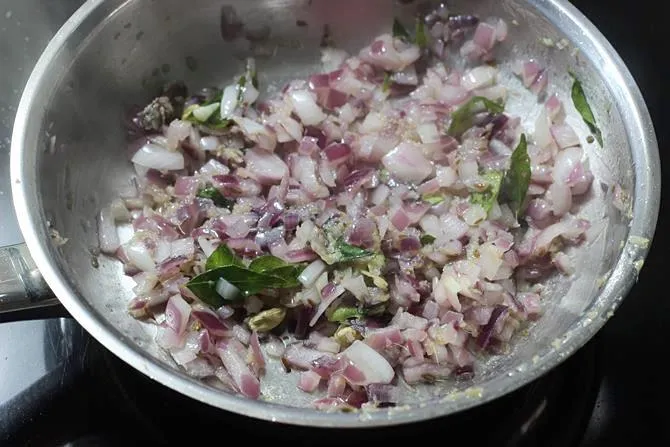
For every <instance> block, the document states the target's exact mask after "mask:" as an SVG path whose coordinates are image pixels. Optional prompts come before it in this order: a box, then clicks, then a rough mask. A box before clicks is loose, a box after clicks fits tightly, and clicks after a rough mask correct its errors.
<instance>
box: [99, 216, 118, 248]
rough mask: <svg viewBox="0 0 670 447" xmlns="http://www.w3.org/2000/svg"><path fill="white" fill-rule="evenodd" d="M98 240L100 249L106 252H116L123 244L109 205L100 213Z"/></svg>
mask: <svg viewBox="0 0 670 447" xmlns="http://www.w3.org/2000/svg"><path fill="white" fill-rule="evenodd" d="M98 241H99V242H100V251H101V252H103V253H105V254H114V253H115V252H116V250H118V248H119V247H120V246H121V242H120V241H119V235H118V233H117V232H116V225H115V224H114V217H113V216H112V211H111V209H110V208H109V207H105V208H103V209H102V210H100V213H99V214H98Z"/></svg>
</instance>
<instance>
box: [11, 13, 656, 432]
mask: <svg viewBox="0 0 670 447" xmlns="http://www.w3.org/2000/svg"><path fill="white" fill-rule="evenodd" d="M107 3H109V2H106V1H105V0H88V1H87V2H86V3H84V4H83V5H82V6H81V7H80V8H79V9H78V10H77V11H76V12H75V13H74V14H73V15H72V16H71V17H70V19H69V20H68V21H67V22H66V23H65V24H64V25H63V26H62V27H61V28H60V30H59V31H58V32H57V33H56V35H55V36H54V37H53V38H52V40H51V41H50V42H49V44H48V46H47V47H46V49H45V50H44V52H43V53H42V55H41V57H40V58H39V60H38V62H37V64H36V65H35V67H34V69H33V71H32V73H31V75H30V78H29V80H28V82H27V84H26V87H25V89H24V92H23V95H22V97H21V101H20V104H19V107H18V109H17V114H16V119H15V123H14V129H13V133H12V143H11V152H10V154H11V155H10V178H11V183H12V194H13V202H14V207H15V210H16V215H17V219H18V222H19V227H20V230H21V232H22V234H23V237H24V239H25V242H26V244H27V245H28V248H29V250H30V253H31V255H32V256H33V258H34V260H35V262H36V264H37V266H38V268H39V270H40V272H41V273H42V275H43V276H44V278H45V280H46V282H47V284H48V285H49V286H50V288H51V289H52V291H53V292H54V294H55V295H56V296H57V297H58V298H59V300H60V301H61V302H62V304H63V305H64V306H65V308H66V309H67V310H68V311H69V312H70V314H71V315H72V316H73V317H74V318H75V319H76V320H77V322H79V323H80V324H81V325H82V326H83V327H84V328H85V329H86V331H88V332H89V333H90V334H91V335H92V336H93V337H94V338H95V339H97V340H98V341H99V342H100V343H101V344H103V345H104V346H105V347H106V348H107V349H109V350H110V351H111V352H112V353H114V354H115V355H116V356H118V357H120V358H121V359H122V360H123V361H125V362H126V363H128V364H129V365H131V366H133V367H134V368H135V369H137V370H138V371H140V372H141V373H143V374H145V375H147V376H148V377H150V378H152V379H153V380H155V381H157V382H159V383H162V384H163V385H165V386H167V387H169V388H171V389H173V390H175V391H177V392H180V393H182V394H184V395H187V396H189V397H192V398H194V399H196V400H198V401H201V402H203V403H205V404H209V405H211V406H214V407H218V408H221V409H223V410H226V411H231V412H234V413H238V414H242V415H247V416H250V417H254V418H258V419H263V420H268V421H272V422H281V423H287V424H292V425H303V426H318V427H340V428H344V427H363V426H365V427H380V426H388V425H397V424H404V423H410V422H415V421H419V420H425V419H432V418H436V417H439V416H445V415H447V414H451V413H455V412H459V411H462V410H466V409H469V408H472V407H474V406H477V405H480V404H484V403H486V402H489V401H491V400H493V399H496V398H498V397H501V396H503V395H505V394H507V393H509V392H512V391H514V390H516V389H518V388H520V387H522V386H523V385H525V384H527V383H530V382H531V381H533V380H535V379H537V378H538V377H539V376H541V375H542V374H544V373H545V372H547V371H548V370H550V369H553V368H555V367H556V366H558V365H559V364H560V363H561V362H562V361H564V360H565V359H566V358H568V357H569V356H570V355H571V354H572V353H573V352H574V351H576V350H577V349H579V348H580V347H581V346H582V345H584V344H585V343H586V342H587V341H588V340H590V339H591V338H592V337H593V336H594V335H595V333H596V332H598V331H599V330H600V328H601V327H602V326H603V325H604V323H605V321H606V319H605V318H594V319H592V321H591V322H590V323H589V324H588V325H584V324H579V323H580V322H579V321H578V322H577V323H576V324H575V325H574V326H573V327H572V328H571V329H570V330H569V331H568V332H567V333H566V334H565V336H564V337H563V338H562V339H561V341H560V343H561V344H560V348H559V349H553V348H552V347H548V349H546V350H543V351H542V352H539V353H538V356H537V357H536V359H534V361H533V362H532V365H530V366H529V368H528V370H526V371H525V372H524V373H523V374H515V375H513V376H507V375H505V376H499V377H497V378H494V379H492V380H490V381H489V382H487V383H485V384H482V386H481V387H478V389H477V390H475V391H476V392H472V393H462V394H459V396H457V397H455V398H454V399H449V400H444V401H440V403H434V404H430V405H424V406H420V405H419V406H416V407H412V408H411V409H408V410H400V409H395V410H394V409H385V410H379V411H374V412H369V413H368V412H362V413H351V414H344V413H324V412H319V411H316V410H313V409H306V408H294V407H288V406H284V405H279V404H274V403H270V402H263V401H251V400H248V399H245V398H242V397H238V396H233V395H229V394H227V393H224V392H220V391H216V390H215V389H214V388H212V387H210V386H207V385H206V384H204V383H200V382H198V381H197V380H196V379H192V378H189V377H187V376H186V375H185V374H183V373H181V372H179V371H177V370H175V369H174V368H172V367H170V366H169V365H167V364H164V363H162V362H160V361H158V360H156V359H154V358H153V357H151V356H150V355H148V354H146V353H145V352H143V351H142V350H140V349H139V348H138V347H136V346H134V345H132V344H129V343H126V342H125V341H124V338H125V337H124V336H123V334H121V332H120V331H119V330H118V329H116V328H114V327H112V326H111V325H110V324H109V323H107V322H106V321H105V320H104V319H103V318H102V317H101V316H99V315H98V314H96V313H95V312H92V308H91V307H90V305H89V304H88V303H87V302H86V301H85V300H83V299H80V298H79V297H78V295H77V292H76V291H75V289H74V288H73V287H72V286H71V285H70V282H69V280H68V278H67V277H66V276H65V275H64V274H63V273H62V272H61V271H60V269H59V268H58V267H57V265H56V264H55V263H53V262H52V255H51V253H50V250H49V247H48V244H47V243H45V242H43V240H41V239H40V238H39V237H38V235H39V234H41V232H42V231H43V228H44V220H43V216H42V215H41V213H42V210H41V209H40V207H38V206H36V204H37V203H39V195H38V191H37V187H36V184H34V183H31V182H25V181H23V179H25V178H30V175H31V172H32V171H33V170H34V168H35V167H34V166H30V165H29V163H26V161H25V156H26V153H27V151H37V147H36V145H33V147H31V145H30V144H29V139H30V135H28V121H29V118H30V117H31V115H32V113H31V111H32V110H33V109H34V108H35V107H38V106H39V105H38V104H37V102H38V97H39V94H38V92H39V91H40V89H43V88H44V87H43V86H42V82H41V81H42V79H43V77H44V76H45V73H47V72H48V71H49V70H50V67H51V64H52V63H53V61H54V59H55V57H56V55H57V54H58V52H59V50H61V49H62V48H63V47H64V46H65V44H66V43H67V42H68V40H69V39H70V38H71V37H72V35H73V34H74V33H75V32H76V31H77V30H78V29H79V27H80V26H81V25H82V23H83V22H84V21H85V20H86V19H87V18H88V17H90V16H91V15H92V14H93V13H95V11H96V10H98V8H101V7H102V6H103V5H104V4H107ZM117 3H118V4H119V7H122V4H123V3H125V2H124V1H120V0H119V1H118V2H117ZM529 3H532V4H533V6H534V7H535V8H536V9H537V10H538V11H539V12H540V13H541V14H543V15H545V17H546V16H547V14H549V13H550V14H551V15H552V16H554V17H557V18H556V20H560V21H561V22H565V23H568V24H569V25H570V26H571V27H577V28H579V29H580V30H581V34H582V36H583V37H584V39H585V40H586V41H587V42H588V43H590V44H592V45H594V51H596V53H597V55H598V57H600V58H602V59H603V61H604V62H606V63H607V64H608V67H610V68H611V71H610V72H608V73H609V74H608V82H610V83H614V86H615V87H616V88H618V89H619V92H620V94H621V95H622V99H621V101H623V103H624V104H625V106H626V107H627V109H626V110H627V112H628V114H627V117H628V118H629V121H628V122H627V123H626V127H627V128H626V133H627V137H628V139H629V141H635V143H634V144H631V147H632V148H633V149H634V150H633V159H634V161H635V163H634V165H635V166H634V173H635V195H634V204H633V218H632V220H631V222H630V230H629V238H628V241H627V242H626V245H625V247H624V249H623V250H622V256H621V258H619V260H618V261H617V263H616V265H615V267H614V269H613V271H612V274H611V276H610V277H609V279H608V280H607V282H606V284H605V286H604V287H603V289H602V290H601V292H600V294H599V295H598V297H597V298H596V300H595V301H594V303H593V304H592V305H591V306H590V307H589V309H587V310H586V311H585V312H590V311H593V310H594V309H595V310H597V312H598V314H602V315H605V314H607V313H609V312H612V311H614V310H615V309H616V308H617V307H618V306H619V304H620V302H621V301H622V299H623V297H624V296H625V295H626V294H627V293H628V292H629V290H630V288H631V287H632V286H633V284H634V283H635V281H636V280H637V274H638V271H637V270H636V268H635V266H634V262H633V261H635V260H643V259H644V257H645V256H646V254H647V252H648V246H640V245H639V244H636V241H633V240H631V237H630V236H637V237H642V238H646V239H649V240H651V239H652V238H653V233H654V230H655V227H656V220H657V216H658V210H659V202H660V181H661V180H660V178H661V176H660V162H659V155H658V145H657V141H656V137H655V133H654V129H653V124H652V122H651V118H650V115H649V112H648V109H647V106H646V104H645V102H644V100H643V97H642V94H641V92H640V90H639V88H638V86H637V84H636V82H635V80H634V79H633V77H632V75H631V74H630V72H629V70H628V68H627V67H626V66H625V64H624V62H623V61H622V60H621V58H620V57H619V55H618V54H617V53H616V51H615V50H614V48H613V47H612V46H611V45H610V43H609V42H608V41H607V40H606V38H605V37H604V36H603V35H602V34H601V33H600V31H598V30H597V29H596V27H595V26H594V25H593V24H592V23H591V22H590V21H589V20H588V19H587V18H586V17H585V16H584V15H583V14H582V13H581V12H579V11H578V10H577V9H576V8H575V7H574V6H572V5H571V4H570V3H568V2H567V1H566V0H539V1H535V2H532V1H529ZM535 360H536V361H535Z"/></svg>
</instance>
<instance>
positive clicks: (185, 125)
mask: <svg viewBox="0 0 670 447" xmlns="http://www.w3.org/2000/svg"><path fill="white" fill-rule="evenodd" d="M189 135H191V123H189V122H188V121H182V120H173V121H172V122H171V123H170V125H169V126H168V129H167V132H166V136H167V148H168V149H170V150H172V151H174V150H177V148H178V147H179V143H181V142H182V141H184V140H185V139H187V138H188V137H189Z"/></svg>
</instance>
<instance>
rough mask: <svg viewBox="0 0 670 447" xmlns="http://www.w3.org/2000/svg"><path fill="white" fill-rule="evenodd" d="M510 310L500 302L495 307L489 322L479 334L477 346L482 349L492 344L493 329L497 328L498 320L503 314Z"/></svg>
mask: <svg viewBox="0 0 670 447" xmlns="http://www.w3.org/2000/svg"><path fill="white" fill-rule="evenodd" d="M508 310H509V309H508V307H507V306H503V305H502V304H498V305H497V306H495V307H494V308H493V311H492V312H491V317H490V318H489V322H488V323H486V325H484V327H483V328H482V330H481V332H480V333H479V335H478V336H477V346H479V347H480V348H482V349H486V348H487V347H488V346H489V345H490V344H491V342H492V338H493V329H494V328H495V325H496V322H497V321H498V320H499V319H500V318H501V317H502V316H503V315H505V314H506V313H507V311H508Z"/></svg>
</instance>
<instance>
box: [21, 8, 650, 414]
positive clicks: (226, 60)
mask: <svg viewBox="0 0 670 447" xmlns="http://www.w3.org/2000/svg"><path fill="white" fill-rule="evenodd" d="M225 3H226V4H228V5H232V6H234V7H235V8H236V11H237V13H238V15H239V16H240V17H241V18H242V20H243V22H244V23H245V25H246V26H247V27H249V28H251V29H258V28H259V27H263V26H267V27H269V28H270V32H271V36H272V39H270V42H272V44H271V46H270V48H267V47H264V48H260V47H259V45H258V44H255V45H251V44H250V42H248V41H245V40H239V41H237V42H234V43H232V44H226V43H224V42H223V41H222V40H221V39H220V37H219V22H218V17H219V8H220V6H221V2H214V1H207V0H196V1H192V2H189V3H188V4H187V3H185V2H182V1H177V0H162V1H161V2H158V1H142V2H139V1H125V2H122V1H120V0H111V1H101V0H90V1H88V2H87V3H86V4H85V5H84V6H83V7H82V8H81V9H79V10H78V11H77V12H76V13H75V14H74V15H73V16H72V18H71V19H70V20H69V21H68V22H67V23H66V25H65V26H64V27H63V28H62V29H61V30H60V31H59V32H58V34H57V35H56V37H55V38H54V39H53V40H52V42H51V43H50V45H49V47H48V48H47V49H46V51H45V52H44V54H43V56H42V57H41V59H40V61H39V62H38V64H37V66H36V67H35V69H34V71H33V74H32V75H31V77H30V80H29V81H28V84H27V86H26V89H25V91H24V95H23V97H22V100H21V104H20V106H19V109H18V112H17V118H16V124H15V127H14V133H13V139H12V158H11V175H12V192H13V194H14V203H15V207H16V210H17V215H18V216H19V223H20V226H21V230H22V232H23V235H24V237H25V239H26V242H27V244H28V246H29V248H30V251H31V254H32V256H33V257H34V259H35V262H36V263H37V265H38V266H39V269H40V271H41V272H42V274H43V275H44V277H45V279H46V281H47V282H48V284H49V286H50V287H51V288H52V290H53V292H54V293H55V294H56V295H57V296H58V297H59V298H60V300H61V301H62V302H63V304H64V305H65V306H66V308H67V309H68V311H70V312H71V313H72V315H73V316H74V317H75V318H76V319H77V320H78V321H79V322H80V323H81V324H82V325H83V326H84V328H86V330H87V331H89V332H90V333H91V334H92V335H93V336H94V337H95V338H97V339H98V340H99V341H101V342H102V343H103V344H104V345H105V346H106V347H107V348H109V349H110V350H111V351H112V352H113V353H115V354H116V355H118V356H119V357H121V358H122V359H123V360H125V361H126V362H128V363H129V364H131V365H133V366H134V367H135V368H136V369H138V370H139V371H141V372H143V373H145V374H147V375H148V376H150V377H151V378H153V379H155V380H157V381H158V382H160V383H163V384H165V385H166V386H168V387H171V388H173V389H175V390H177V391H179V392H181V393H184V394H186V395H189V396H191V397H193V398H195V399H197V400H200V401H202V402H205V403H208V404H210V405H213V406H216V407H220V408H224V409H227V410H230V411H233V412H237V413H241V414H245V415H248V416H251V417H257V418H263V419H268V420H273V421H282V422H287V423H293V424H299V425H317V426H363V425H364V426H375V425H377V426H379V425H389V424H397V423H402V422H408V421H413V420H420V419H425V418H430V417H434V416H438V415H445V414H449V413H452V412H455V411H459V410H462V409H465V408H469V407H472V406H474V405H477V404H480V403H483V402H486V401H489V400H491V399H494V398H496V397H499V396H501V395H502V394H505V393H508V392H510V391H511V390H514V389H516V388H518V387H520V386H522V385H523V384H525V383H527V382H529V381H531V380H533V379H534V378H536V377H538V376H539V375H540V374H542V373H543V372H545V371H547V370H548V369H550V368H553V367H554V366H556V365H557V364H559V363H560V362H561V361H563V360H564V359H565V358H566V357H567V356H569V355H570V354H571V353H572V352H574V350H575V349H577V348H578V347H580V346H581V345H583V344H584V343H585V342H586V341H587V340H588V339H590V338H591V337H592V336H593V334H594V333H595V332H596V331H597V330H598V329H599V328H600V327H601V326H602V324H603V323H604V322H605V320H606V319H607V318H608V316H609V315H610V314H611V312H612V311H613V310H614V309H615V308H616V307H617V306H618V304H619V303H620V302H621V300H622V299H623V298H624V296H625V295H626V293H627V292H628V290H629V289H630V287H631V285H632V284H633V283H634V282H635V280H636V278H637V273H638V269H637V268H636V267H639V266H640V262H641V261H642V260H643V259H644V256H645V255H646V252H647V248H648V247H647V244H646V243H644V242H643V241H644V240H645V239H651V238H652V236H653V231H654V227H655V223H656V217H657V214H658V204H659V192H660V171H659V163H658V150H657V146H656V140H655V136H654V131H653V128H652V125H651V121H650V118H649V115H648V112H647V110H646V107H645V105H644V103H643V101H642V98H641V95H640V92H639V90H638V89H637V86H636V85H635V83H634V81H633V79H632V77H631V76H630V74H629V72H628V71H627V69H626V68H625V67H624V65H623V63H622V62H621V60H620V59H619V57H618V56H617V55H616V54H615V52H614V50H613V49H612V47H611V46H610V45H609V44H608V43H607V42H606V41H605V39H604V38H603V36H602V35H601V34H600V33H599V32H598V31H597V30H596V29H595V28H594V27H593V26H592V25H591V24H590V22H588V20H587V19H586V18H584V17H583V16H582V15H581V14H580V13H579V12H577V10H576V9H574V8H573V7H572V6H571V5H570V4H569V3H567V2H566V1H562V0H538V1H534V2H523V1H520V0H505V1H500V2H498V1H494V0H489V1H480V2H476V3H474V2H467V1H465V0H462V1H454V2H450V3H449V4H450V5H452V6H453V7H454V8H455V9H460V10H461V11H467V12H475V13H479V14H482V15H484V16H486V15H489V14H494V15H497V16H502V17H503V18H505V19H507V20H509V21H511V20H512V19H515V20H516V21H517V22H518V23H519V25H518V26H515V27H511V30H510V31H511V32H510V41H511V45H510V47H509V54H508V55H507V56H508V58H507V59H506V60H507V62H506V63H509V62H510V61H511V60H512V59H514V58H515V57H518V56H519V55H522V54H524V55H532V56H533V57H536V58H538V59H540V60H541V61H544V62H546V63H547V64H548V65H549V66H550V70H551V74H552V79H553V82H552V86H551V87H552V89H555V90H557V91H558V92H560V96H561V98H562V99H564V103H565V104H566V107H567V108H568V115H569V120H570V122H571V124H573V125H575V127H576V128H577V130H578V131H579V133H580V135H581V136H582V137H584V136H585V133H586V129H585V127H584V126H583V124H582V123H581V121H580V120H579V119H578V117H577V115H576V112H575V111H574V110H573V109H572V107H571V106H568V105H569V104H570V101H569V99H568V98H569V97H568V86H569V78H568V76H567V70H568V69H571V70H573V71H574V72H576V73H577V75H578V76H579V77H580V78H581V79H583V80H584V85H585V88H586V89H587V91H589V92H590V93H591V94H592V95H593V96H594V97H595V98H597V101H594V102H593V104H592V105H593V106H595V107H594V109H595V114H596V118H597V120H598V122H599V123H601V127H602V129H603V133H604V136H605V145H606V148H605V149H597V148H594V147H593V146H588V147H587V148H586V149H587V153H588V154H589V156H590V159H591V168H592V170H593V172H594V174H595V175H596V178H597V180H598V182H597V184H596V186H595V187H594V188H593V197H592V199H593V200H591V201H589V202H588V203H586V204H584V206H583V208H582V210H581V213H580V214H582V215H583V216H585V217H587V218H589V219H591V221H592V222H593V223H594V225H593V228H592V230H591V231H590V233H589V246H588V247H587V248H586V249H584V250H578V251H575V252H574V256H575V257H576V261H577V264H578V267H579V268H578V272H579V273H578V274H577V275H576V276H575V278H573V280H571V281H562V280H558V281H556V283H555V284H553V288H552V291H553V296H552V297H551V298H550V301H551V302H552V305H551V306H550V308H549V309H548V310H547V313H546V314H545V317H544V318H543V319H542V320H541V322H540V324H538V325H537V326H536V327H535V328H533V330H532V331H531V336H529V337H527V338H524V339H521V340H519V342H518V343H517V344H516V346H515V349H514V350H513V352H512V353H510V355H508V356H504V357H499V358H495V359H493V360H492V361H491V362H489V363H488V364H487V365H483V371H482V373H481V374H479V375H478V377H477V378H476V379H475V382H474V384H473V385H472V386H471V387H470V388H468V389H458V388H455V387H454V385H453V384H448V385H446V386H441V387H430V388H424V389H422V390H421V391H420V392H419V393H418V394H417V396H416V397H417V403H416V404H415V405H410V406H408V407H407V408H404V407H402V408H395V409H390V410H380V411H375V412H371V413H363V414H324V413H317V412H315V411H313V410H310V409H303V408H296V407H294V406H292V405H296V404H300V402H296V401H295V399H294V397H295V395H296V394H297V393H295V392H294V390H295V388H294V383H289V382H290V381H286V380H285V377H289V376H286V375H277V376H276V378H275V380H274V381H269V382H268V383H266V385H264V389H263V391H264V394H265V395H266V396H267V400H274V401H275V402H276V403H274V402H271V403H268V402H255V401H249V400H246V399H243V398H239V397H236V396H230V395H228V394H226V393H224V392H221V391H220V390H216V389H214V388H211V387H208V386H206V385H204V384H202V383H200V382H198V381H195V380H193V379H191V378H189V377H187V376H186V375H184V374H182V373H181V372H179V371H177V370H176V369H174V368H173V367H172V366H171V365H170V364H169V362H168V361H167V360H166V358H165V356H164V355H162V353H161V352H160V351H159V350H157V349H156V347H155V345H154V343H153V341H152V336H153V333H152V329H153V328H152V327H150V326H147V325H143V324H142V323H140V322H137V321H135V320H133V319H132V318H131V317H130V316H128V314H127V313H126V311H125V305H126V302H127V299H128V298H130V292H129V288H128V285H129V284H128V283H129V282H130V281H129V280H128V279H127V278H124V277H123V276H122V274H121V269H120V266H119V265H118V264H117V263H115V262H114V261H112V260H109V259H103V258H101V259H100V267H99V268H97V269H96V268H93V267H92V266H91V256H92V255H91V249H93V248H94V247H95V245H96V243H97V235H96V229H95V227H94V225H93V222H95V215H96V213H97V211H98V210H99V208H100V207H101V206H104V204H105V203H107V202H108V201H109V200H110V199H112V198H113V197H114V196H115V195H116V193H117V191H118V190H119V188H121V187H122V186H123V184H124V183H126V182H127V181H128V179H129V178H130V175H131V168H130V166H129V164H128V162H127V159H126V158H125V151H124V141H123V131H122V128H121V126H120V125H119V124H118V123H119V118H120V117H121V116H122V114H123V111H124V108H125V107H126V106H127V105H129V104H132V103H136V102H142V100H144V99H146V98H147V97H148V96H150V91H149V88H150V87H151V86H152V85H155V84H158V83H160V82H162V81H164V80H167V79H185V80H186V81H187V82H189V83H191V84H194V85H202V84H210V83H214V84H216V83H218V82H219V80H221V79H225V78H226V77H228V76H229V75H231V74H233V73H234V72H236V71H237V70H238V68H239V67H238V65H240V62H239V60H238V59H237V57H239V56H243V55H246V54H249V53H252V54H255V55H256V56H259V54H260V55H262V54H274V57H273V58H270V59H268V58H260V59H259V71H260V73H261V74H262V75H263V76H261V79H260V80H261V83H263V84H265V85H267V84H269V83H270V82H275V83H277V84H279V83H281V82H283V81H284V80H286V79H288V78H290V77H294V76H301V75H304V74H307V73H308V72H309V71H310V70H312V69H313V68H314V67H315V65H316V63H317V62H318V40H319V39H318V38H319V37H320V33H321V30H322V26H323V25H324V24H325V23H326V21H327V23H328V24H329V25H330V27H331V30H332V35H333V37H334V38H335V40H336V41H337V43H338V46H342V47H344V48H346V49H349V50H354V49H356V48H358V47H360V46H361V44H362V43H363V42H365V41H367V40H368V39H370V38H371V37H373V36H374V35H375V34H376V33H378V32H379V31H380V30H382V29H384V28H387V27H388V24H389V23H390V22H391V18H392V16H393V15H394V14H412V8H413V6H412V5H405V6H398V5H395V6H393V8H392V5H394V4H393V3H392V2H390V1H384V0H370V1H367V2H356V1H354V0H344V1H340V2H329V1H328V0H313V1H289V0H283V1H269V0H266V1H256V2H243V1H228V2H225ZM394 8H395V9H394ZM177 17H178V20H175V18H177ZM297 17H299V18H301V19H303V20H306V21H307V22H308V23H309V26H308V27H307V28H302V27H297V26H296V25H295V21H296V18H297ZM270 18H271V22H267V21H268V20H269V19H270ZM194 24H196V25H194ZM542 37H550V38H553V39H555V40H557V39H560V38H563V37H565V38H567V39H568V40H569V41H570V43H571V45H570V47H569V49H568V50H564V51H559V50H556V49H549V48H547V47H546V46H544V45H542V44H541V43H540V41H541V38H542ZM515 42H516V43H515ZM260 46H263V45H260ZM166 48H169V51H165V49H166ZM574 48H576V49H578V52H575V51H572V50H573V49H574ZM233 61H236V62H233ZM507 82H510V83H512V82H514V81H513V80H512V79H508V80H507ZM510 106H511V107H512V111H513V112H517V113H519V114H520V115H521V116H522V119H523V120H524V121H525V122H530V121H531V120H532V118H533V116H534V114H535V113H537V110H538V109H537V107H538V105H537V104H536V103H534V102H533V101H531V100H530V99H529V97H528V96H524V95H523V94H521V95H520V96H518V97H515V99H514V101H513V102H512V103H511V104H510ZM54 137H55V141H54V140H53V138H54ZM614 182H618V183H620V184H621V185H622V186H623V187H624V188H627V189H628V190H631V191H633V195H634V206H633V213H632V220H630V221H628V219H625V218H622V217H621V216H620V215H619V214H617V212H616V211H615V210H614V209H613V207H612V205H611V200H610V197H609V195H608V194H607V189H606V188H601V187H600V184H601V183H602V184H605V185H611V184H613V183H614ZM50 226H52V227H53V228H55V229H56V230H58V231H59V232H60V234H61V235H62V236H63V237H66V238H68V239H69V242H68V243H66V244H64V245H59V246H55V245H53V244H51V243H49V242H45V241H50V239H49V227H50ZM600 279H602V280H603V281H604V285H603V287H602V288H599V287H598V282H599V280H600ZM101 291H104V292H102V293H101ZM282 379H283V380H282ZM432 392H437V393H438V395H437V396H431V395H430V393H432Z"/></svg>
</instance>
